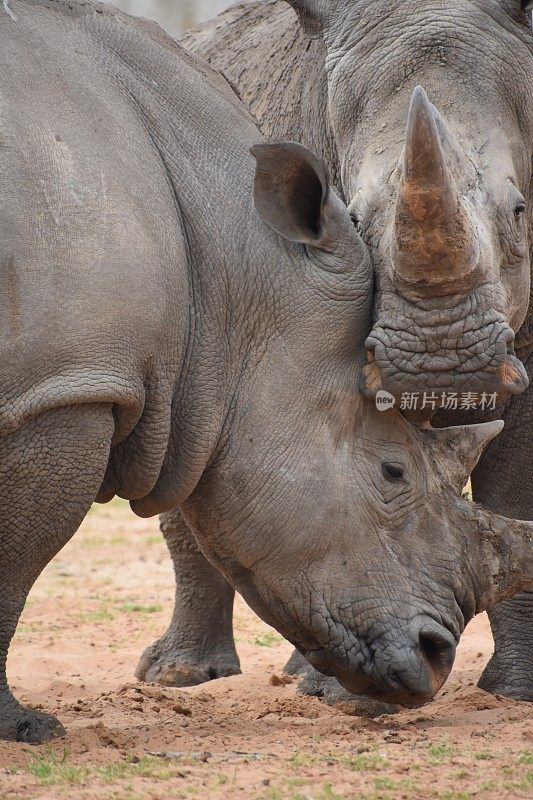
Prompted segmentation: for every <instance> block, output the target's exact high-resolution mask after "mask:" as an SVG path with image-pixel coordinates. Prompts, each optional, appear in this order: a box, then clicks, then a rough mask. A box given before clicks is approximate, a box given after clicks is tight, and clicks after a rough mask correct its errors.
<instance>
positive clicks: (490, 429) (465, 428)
mask: <svg viewBox="0 0 533 800" xmlns="http://www.w3.org/2000/svg"><path fill="white" fill-rule="evenodd" d="M503 426H504V422H503V420H501V419H497V420H493V421H492V422H482V423H480V424H478V425H457V426H455V427H451V428H431V429H429V430H427V431H425V433H426V434H427V435H428V436H429V437H431V439H432V440H433V441H434V442H435V443H436V444H437V446H440V449H441V453H440V455H441V456H442V461H443V463H445V468H446V472H447V475H448V477H449V479H450V482H451V483H452V485H454V486H455V487H456V488H457V490H458V491H459V492H460V491H461V490H462V489H463V487H464V486H465V484H466V482H467V481H468V479H469V478H470V475H471V474H472V472H473V471H474V467H475V466H476V464H477V463H478V461H479V459H480V458H481V454H482V453H483V450H484V449H485V447H486V446H487V445H488V443H489V442H491V441H492V439H494V438H495V437H496V436H498V434H499V433H501V431H502V429H503Z"/></svg>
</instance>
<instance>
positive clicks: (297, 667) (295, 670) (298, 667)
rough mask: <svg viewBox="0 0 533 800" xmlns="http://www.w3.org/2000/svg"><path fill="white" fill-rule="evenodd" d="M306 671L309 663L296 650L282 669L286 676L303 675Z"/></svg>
mask: <svg viewBox="0 0 533 800" xmlns="http://www.w3.org/2000/svg"><path fill="white" fill-rule="evenodd" d="M308 669H309V661H308V660H307V659H306V658H305V657H304V656H303V655H302V654H301V653H299V652H298V650H295V651H294V652H293V654H292V656H291V657H290V658H289V660H288V661H287V663H286V664H285V666H284V667H283V672H285V673H286V674H287V675H305V673H306V672H307V670H308Z"/></svg>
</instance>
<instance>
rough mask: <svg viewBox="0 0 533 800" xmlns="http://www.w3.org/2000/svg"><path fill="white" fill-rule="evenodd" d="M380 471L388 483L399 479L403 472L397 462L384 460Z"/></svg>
mask: <svg viewBox="0 0 533 800" xmlns="http://www.w3.org/2000/svg"><path fill="white" fill-rule="evenodd" d="M381 471H382V473H383V477H384V478H385V480H387V481H389V482H390V483H396V482H397V481H401V479H402V478H403V474H404V473H403V467H401V466H400V465H399V464H388V463H386V462H385V463H384V464H382V465H381Z"/></svg>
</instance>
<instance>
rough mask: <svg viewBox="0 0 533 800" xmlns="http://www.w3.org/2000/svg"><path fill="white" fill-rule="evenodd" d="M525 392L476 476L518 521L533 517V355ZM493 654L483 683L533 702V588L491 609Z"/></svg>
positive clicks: (497, 506)
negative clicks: (532, 482)
mask: <svg viewBox="0 0 533 800" xmlns="http://www.w3.org/2000/svg"><path fill="white" fill-rule="evenodd" d="M526 368H527V372H528V375H529V379H530V385H529V388H528V389H527V390H526V391H525V392H524V394H521V395H518V396H516V397H513V398H512V400H511V401H510V402H509V404H508V406H507V408H506V413H505V416H504V419H505V428H504V429H503V432H502V433H501V434H500V436H499V437H498V438H497V439H495V440H494V441H493V442H491V444H490V445H489V447H488V448H487V451H486V453H485V455H484V457H483V458H482V460H481V461H480V463H479V466H478V467H477V468H476V470H475V472H474V474H473V476H472V485H473V490H474V499H475V500H476V501H477V502H480V503H482V504H484V505H485V506H486V507H487V508H488V509H489V510H491V511H497V512H498V513H499V514H502V515H503V516H506V517H514V518H515V519H533V491H532V489H531V484H530V476H531V475H532V474H533V386H532V384H531V381H533V355H532V356H530V357H529V358H528V359H527V361H526ZM489 619H490V624H491V628H492V634H493V637H494V655H493V656H492V658H491V660H490V661H489V663H488V665H487V667H486V669H485V671H484V672H483V675H482V676H481V679H480V681H479V687H480V688H481V689H484V690H485V691H486V692H490V693H491V694H501V695H505V696H507V697H512V698H514V699H516V700H529V701H530V702H532V701H533V591H530V592H523V593H522V594H519V595H517V596H516V597H514V598H513V599H512V600H507V601H506V602H504V603H501V604H500V605H499V606H496V608H494V609H493V610H492V611H491V612H489Z"/></svg>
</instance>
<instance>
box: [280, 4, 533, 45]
mask: <svg viewBox="0 0 533 800" xmlns="http://www.w3.org/2000/svg"><path fill="white" fill-rule="evenodd" d="M287 2H288V4H289V5H290V6H292V7H293V8H294V10H295V11H296V13H297V14H298V19H299V20H300V25H301V26H302V28H303V30H304V32H305V33H306V34H307V36H309V37H310V38H311V39H316V38H317V37H318V36H320V34H321V32H322V27H323V24H324V15H325V8H326V6H327V5H328V2H327V0H287ZM532 2H533V0H532Z"/></svg>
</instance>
